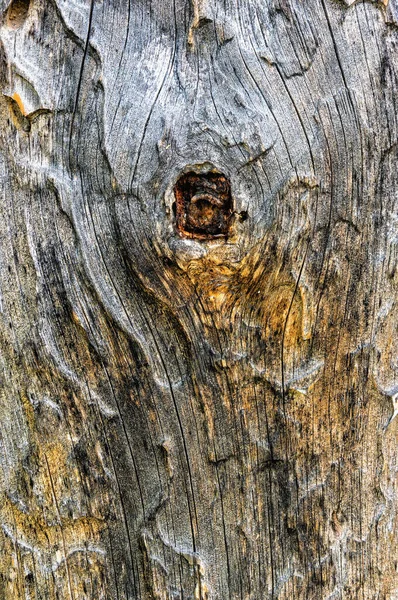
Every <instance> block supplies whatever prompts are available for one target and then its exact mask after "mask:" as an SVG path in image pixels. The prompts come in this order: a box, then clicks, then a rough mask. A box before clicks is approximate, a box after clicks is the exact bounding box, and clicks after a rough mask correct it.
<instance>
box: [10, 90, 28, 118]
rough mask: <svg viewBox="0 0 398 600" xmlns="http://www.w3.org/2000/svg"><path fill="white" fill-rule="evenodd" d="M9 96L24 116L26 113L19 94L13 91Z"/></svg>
mask: <svg viewBox="0 0 398 600" xmlns="http://www.w3.org/2000/svg"><path fill="white" fill-rule="evenodd" d="M11 97H12V99H13V100H15V102H16V103H17V104H18V107H19V110H20V111H21V113H22V114H23V115H24V117H26V114H27V113H26V110H25V107H24V105H23V102H22V99H21V96H20V95H19V94H17V92H14V93H13V95H12V96H11Z"/></svg>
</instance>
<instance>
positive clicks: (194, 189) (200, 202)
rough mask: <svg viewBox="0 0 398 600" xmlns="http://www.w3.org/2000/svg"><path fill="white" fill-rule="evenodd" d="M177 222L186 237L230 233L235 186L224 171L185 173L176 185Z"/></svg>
mask: <svg viewBox="0 0 398 600" xmlns="http://www.w3.org/2000/svg"><path fill="white" fill-rule="evenodd" d="M174 195H175V199H176V201H175V221H176V227H177V230H178V231H179V233H180V234H182V235H184V236H185V237H192V238H198V239H209V238H217V237H225V236H227V235H228V231H229V226H230V220H231V216H232V212H233V206H232V196H231V185H230V182H229V181H228V179H227V178H226V177H225V176H224V175H222V174H220V173H204V174H202V173H200V174H199V173H185V174H184V175H182V176H181V177H180V178H179V180H178V181H177V183H176V185H175V187H174Z"/></svg>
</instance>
